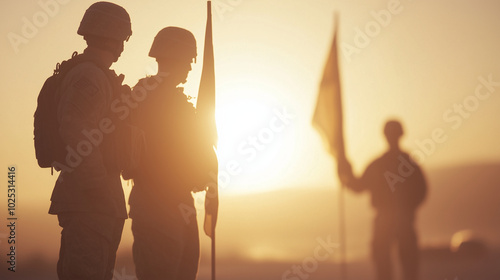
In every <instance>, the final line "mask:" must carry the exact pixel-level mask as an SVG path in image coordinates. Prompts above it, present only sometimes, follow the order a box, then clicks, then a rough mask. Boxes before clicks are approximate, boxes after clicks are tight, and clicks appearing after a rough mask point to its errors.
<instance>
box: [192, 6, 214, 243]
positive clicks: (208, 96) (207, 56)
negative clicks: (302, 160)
mask: <svg viewBox="0 0 500 280" xmlns="http://www.w3.org/2000/svg"><path fill="white" fill-rule="evenodd" d="M196 113H197V114H198V117H199V119H200V120H201V122H202V128H201V129H203V130H204V133H203V135H204V137H206V138H207V139H206V140H208V141H206V142H207V143H208V145H209V146H210V147H207V148H208V149H209V150H210V152H211V154H210V155H209V157H210V158H211V161H210V168H209V169H210V170H209V172H210V173H211V175H212V176H211V177H212V178H215V179H214V180H215V183H211V184H209V186H207V187H208V189H207V193H206V195H205V221H204V226H203V228H204V231H205V234H207V235H208V236H210V237H211V238H213V237H214V235H215V225H216V223H217V213H218V210H219V193H218V187H217V177H218V163H217V157H216V155H215V151H213V149H214V148H216V147H217V127H216V124H215V64H214V47H213V41H212V2H211V1H208V2H207V28H206V31H205V49H204V53H203V68H202V72H201V81H200V89H199V92H198V99H197V101H196Z"/></svg>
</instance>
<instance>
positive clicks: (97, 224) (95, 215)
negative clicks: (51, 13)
mask: <svg viewBox="0 0 500 280" xmlns="http://www.w3.org/2000/svg"><path fill="white" fill-rule="evenodd" d="M78 34H79V35H82V36H83V38H84V39H85V41H86V42H87V48H86V49H85V50H84V52H83V54H81V55H78V56H76V57H74V58H72V59H71V60H69V61H68V63H64V64H63V65H61V68H65V67H66V68H65V69H60V70H61V71H62V72H64V74H61V75H64V76H62V81H61V83H60V87H59V90H58V94H59V100H60V101H59V105H58V113H57V115H58V120H59V121H58V122H59V133H60V136H61V139H62V142H63V143H64V146H65V149H66V151H68V155H67V156H66V161H65V162H63V163H62V164H63V165H66V166H71V169H63V170H62V171H61V174H60V175H59V178H58V180H57V182H56V185H55V187H54V191H53V193H52V197H51V201H52V203H51V205H50V210H49V213H50V214H56V215H57V216H58V220H59V225H60V226H61V227H62V233H61V248H60V253H59V261H58V263H57V274H58V277H59V279H61V280H75V279H93V280H101V279H102V280H111V279H112V278H113V270H114V265H115V257H116V251H117V249H118V245H119V243H120V239H121V234H122V229H123V223H124V220H125V219H126V218H127V211H126V207H125V199H124V193H123V189H122V185H121V180H120V168H118V167H116V166H117V164H112V163H111V161H112V156H108V155H107V150H106V149H105V148H104V147H114V146H116V145H115V143H113V141H114V140H113V133H109V130H111V128H114V127H117V126H118V124H116V123H115V124H110V123H109V121H110V120H111V115H112V114H111V103H112V101H113V100H114V99H116V98H117V97H118V96H120V94H121V91H122V90H126V89H127V87H124V86H122V85H121V83H122V80H123V77H121V78H119V77H118V76H117V75H116V74H115V72H114V71H112V70H110V69H109V67H110V66H111V64H112V63H114V62H116V61H117V60H118V58H119V57H120V55H121V53H122V52H123V46H124V41H126V40H128V38H129V37H130V35H131V34H132V30H131V23H130V17H129V15H128V13H127V12H126V11H125V9H123V8H122V7H120V6H118V5H115V4H112V3H108V2H97V3H94V4H92V5H91V6H90V7H89V8H88V9H87V11H86V12H85V14H84V16H83V19H82V21H81V23H80V27H79V28H78ZM68 65H71V67H69V66H68ZM128 90H130V89H129V88H128ZM103 121H104V122H105V123H107V124H106V125H104V126H103ZM103 127H105V129H104V130H103ZM110 127H111V128H110ZM63 165H61V166H63Z"/></svg>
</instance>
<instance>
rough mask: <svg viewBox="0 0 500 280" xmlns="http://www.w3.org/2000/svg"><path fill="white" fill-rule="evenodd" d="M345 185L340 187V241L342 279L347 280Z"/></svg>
mask: <svg viewBox="0 0 500 280" xmlns="http://www.w3.org/2000/svg"><path fill="white" fill-rule="evenodd" d="M345 188H346V187H345V186H344V184H342V185H341V187H340V194H339V208H340V209H339V216H340V219H339V241H340V279H341V280H347V268H346V252H347V250H346V229H345Z"/></svg>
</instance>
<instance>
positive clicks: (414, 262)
mask: <svg viewBox="0 0 500 280" xmlns="http://www.w3.org/2000/svg"><path fill="white" fill-rule="evenodd" d="M402 163H404V164H406V165H405V168H406V169H404V171H405V172H407V173H408V174H409V175H408V176H401V174H400V173H401V172H400V166H401V164H402ZM405 175H406V174H405ZM390 176H400V177H398V178H400V179H401V180H402V181H397V184H395V185H394V186H392V187H391V186H390V180H392V179H393V178H392V177H390ZM388 180H389V181H388ZM350 187H351V188H353V189H354V190H356V191H363V190H367V191H369V192H370V194H371V202H372V206H373V208H375V210H376V216H375V221H374V224H373V239H372V257H373V260H374V262H375V266H376V270H377V278H376V279H379V280H390V279H393V277H392V269H393V268H392V264H391V263H392V262H391V251H392V247H393V245H394V243H397V244H398V253H399V259H400V261H401V264H402V267H403V274H404V276H405V278H404V279H407V280H410V279H417V274H418V265H419V263H418V259H419V258H418V254H419V253H418V242H417V241H418V240H417V234H416V232H415V226H414V222H415V212H416V210H417V208H418V206H420V204H421V203H422V202H423V200H424V198H425V196H426V188H427V187H426V182H425V178H424V175H423V173H422V170H421V169H420V167H419V166H418V165H417V164H416V163H414V162H412V161H411V159H410V157H409V156H408V154H406V153H404V152H398V151H389V152H387V153H385V154H384V155H382V156H381V157H380V158H378V159H376V160H375V161H373V162H372V163H371V164H370V165H369V166H368V167H367V168H366V170H365V172H364V173H363V176H362V177H361V178H360V181H359V184H357V185H355V186H350Z"/></svg>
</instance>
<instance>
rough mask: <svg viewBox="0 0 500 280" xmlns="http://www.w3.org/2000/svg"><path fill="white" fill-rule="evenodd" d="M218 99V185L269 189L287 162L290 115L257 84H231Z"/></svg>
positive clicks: (246, 189) (244, 189)
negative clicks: (237, 85) (241, 85)
mask: <svg viewBox="0 0 500 280" xmlns="http://www.w3.org/2000/svg"><path fill="white" fill-rule="evenodd" d="M221 95H222V96H223V97H224V98H221V99H219V100H218V101H217V102H218V103H217V113H216V121H217V130H218V133H219V143H218V150H217V154H218V157H219V186H220V188H221V189H225V190H227V191H229V192H233V191H236V192H249V191H250V192H253V191H269V190H272V189H273V188H274V186H276V185H279V183H280V177H281V175H282V174H281V173H280V172H279V170H280V169H281V168H283V167H285V166H286V165H287V163H288V162H289V157H288V156H287V155H290V153H289V152H290V150H293V145H291V143H290V141H286V138H287V134H289V133H290V132H291V130H292V129H293V121H292V120H293V116H292V115H291V114H290V113H289V112H287V111H286V108H285V109H284V108H283V106H282V105H280V104H279V102H277V100H275V99H274V97H273V94H272V93H271V92H269V91H268V90H266V88H263V87H261V86H259V85H256V86H253V87H234V88H229V89H227V92H223V93H222V94H221Z"/></svg>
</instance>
